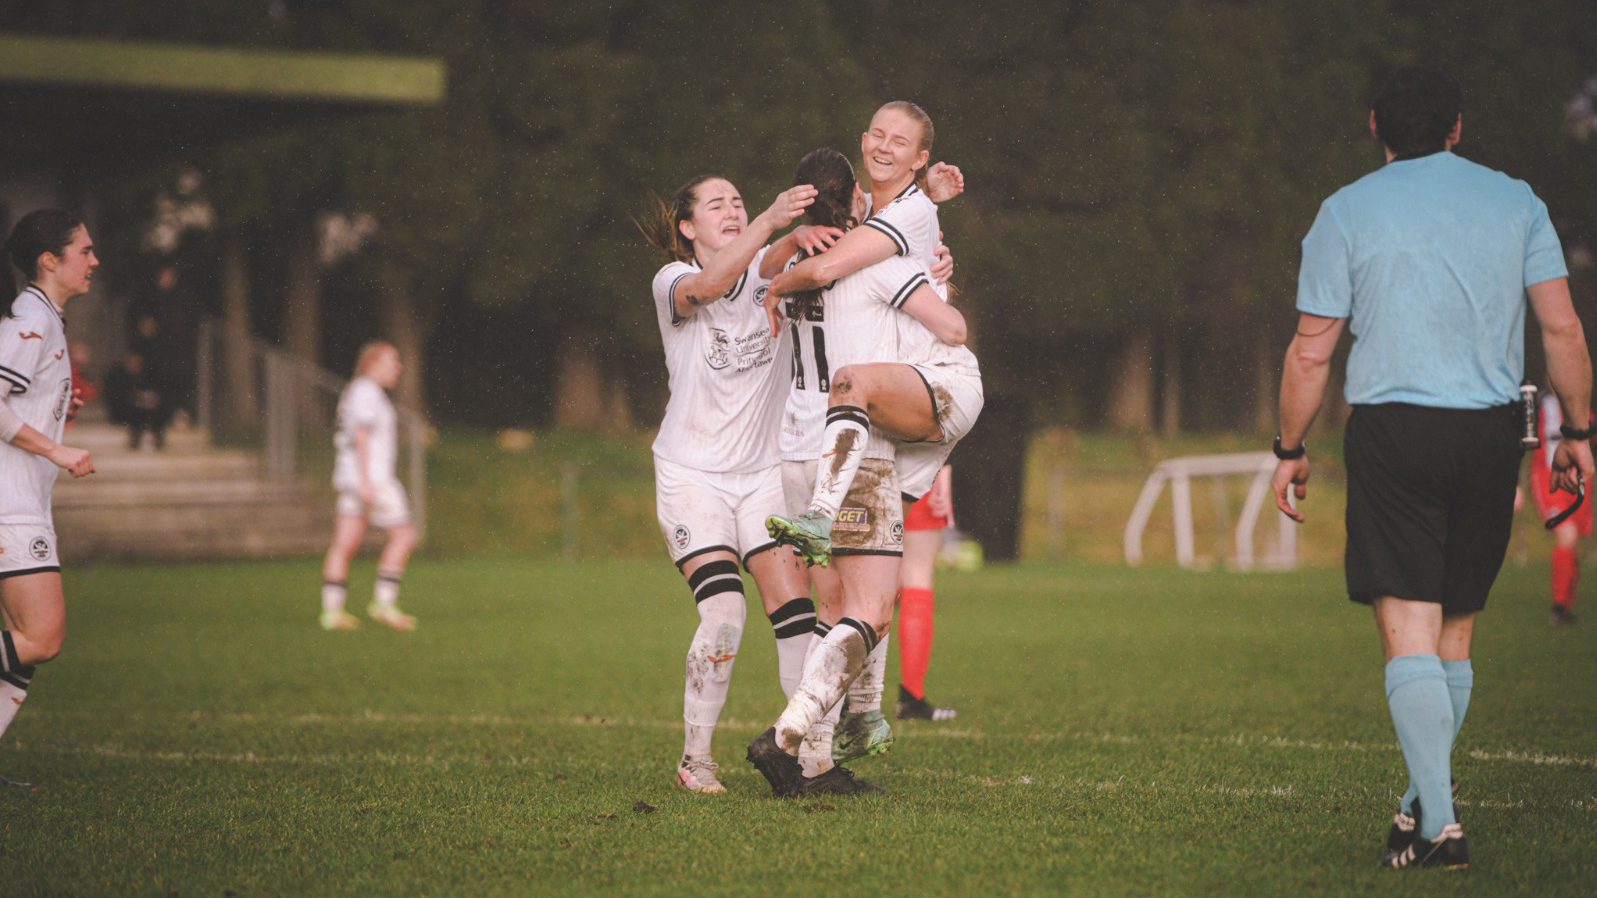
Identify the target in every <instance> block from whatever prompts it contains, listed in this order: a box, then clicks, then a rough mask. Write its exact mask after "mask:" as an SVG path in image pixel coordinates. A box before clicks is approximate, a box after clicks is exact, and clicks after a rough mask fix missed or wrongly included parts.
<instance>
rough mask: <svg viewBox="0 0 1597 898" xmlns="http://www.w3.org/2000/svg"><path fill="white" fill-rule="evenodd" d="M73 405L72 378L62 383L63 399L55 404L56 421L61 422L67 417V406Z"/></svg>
mask: <svg viewBox="0 0 1597 898" xmlns="http://www.w3.org/2000/svg"><path fill="white" fill-rule="evenodd" d="M71 403H72V378H70V377H68V378H66V379H64V380H62V381H61V399H60V401H58V402H57V403H56V404H55V419H56V420H57V421H59V420H61V419H62V418H63V417H65V416H66V413H67V406H68V405H70V404H71Z"/></svg>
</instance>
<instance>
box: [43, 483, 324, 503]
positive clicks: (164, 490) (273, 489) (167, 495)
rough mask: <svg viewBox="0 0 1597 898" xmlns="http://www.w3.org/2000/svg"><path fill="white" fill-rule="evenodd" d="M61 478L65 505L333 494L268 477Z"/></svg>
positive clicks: (320, 498)
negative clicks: (175, 478) (91, 480)
mask: <svg viewBox="0 0 1597 898" xmlns="http://www.w3.org/2000/svg"><path fill="white" fill-rule="evenodd" d="M71 484H72V485H71V486H70V487H69V486H67V484H66V483H62V482H58V483H57V485H56V491H55V495H54V497H53V498H52V503H53V505H54V507H55V508H56V509H58V510H59V509H63V508H74V509H76V508H84V509H94V508H106V509H113V508H126V507H135V508H147V507H163V506H207V507H211V508H215V507H216V506H229V505H240V504H244V503H251V502H268V503H270V502H295V501H307V500H308V501H313V502H315V503H317V504H320V505H325V506H327V507H329V508H331V507H332V494H331V492H327V493H326V494H325V495H324V494H322V493H318V492H314V491H312V490H310V489H309V488H308V487H307V486H306V485H304V484H293V483H289V484H278V483H272V482H270V481H265V480H238V479H209V480H133V479H129V480H107V481H103V482H100V483H92V482H91V483H89V484H88V485H85V481H83V480H77V481H71Z"/></svg>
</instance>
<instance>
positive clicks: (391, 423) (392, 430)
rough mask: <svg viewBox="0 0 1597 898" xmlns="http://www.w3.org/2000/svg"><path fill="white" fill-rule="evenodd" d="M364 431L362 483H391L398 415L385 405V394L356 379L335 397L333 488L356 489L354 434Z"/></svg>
mask: <svg viewBox="0 0 1597 898" xmlns="http://www.w3.org/2000/svg"><path fill="white" fill-rule="evenodd" d="M357 430H364V431H366V479H367V480H368V481H370V482H371V483H374V484H377V483H383V482H385V481H389V480H394V479H395V476H394V463H395V462H396V461H398V459H399V415H398V413H397V412H395V411H394V404H393V403H392V402H390V401H388V391H386V390H384V389H383V388H382V386H381V385H379V384H378V383H377V381H375V380H372V379H371V378H369V377H366V376H364V375H362V376H359V377H356V378H355V379H354V380H352V381H350V382H349V386H347V387H345V388H344V392H343V394H342V395H340V396H339V397H338V431H337V433H335V434H334V436H333V446H334V448H336V449H337V450H338V455H337V458H335V459H334V461H333V487H334V488H335V489H339V490H346V491H347V490H357V489H359V488H360V482H361V479H360V460H359V459H358V458H356V456H355V432H356V431H357Z"/></svg>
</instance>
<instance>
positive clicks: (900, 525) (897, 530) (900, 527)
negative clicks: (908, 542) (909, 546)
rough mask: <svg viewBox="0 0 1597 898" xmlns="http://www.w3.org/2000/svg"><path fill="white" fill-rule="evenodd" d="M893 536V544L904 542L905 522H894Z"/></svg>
mask: <svg viewBox="0 0 1597 898" xmlns="http://www.w3.org/2000/svg"><path fill="white" fill-rule="evenodd" d="M892 535H893V542H895V543H902V542H903V541H904V522H903V521H894V522H893V530H892Z"/></svg>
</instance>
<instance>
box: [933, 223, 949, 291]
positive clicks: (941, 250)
mask: <svg viewBox="0 0 1597 898" xmlns="http://www.w3.org/2000/svg"><path fill="white" fill-rule="evenodd" d="M937 239H938V241H939V243H938V244H937V248H936V249H934V250H932V280H934V281H936V282H937V283H939V284H946V283H948V279H949V278H951V277H953V276H954V253H953V251H951V250H950V249H949V248H948V246H947V245H946V244H944V243H942V242H940V241H942V239H943V233H942V232H941V231H938V232H937Z"/></svg>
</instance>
